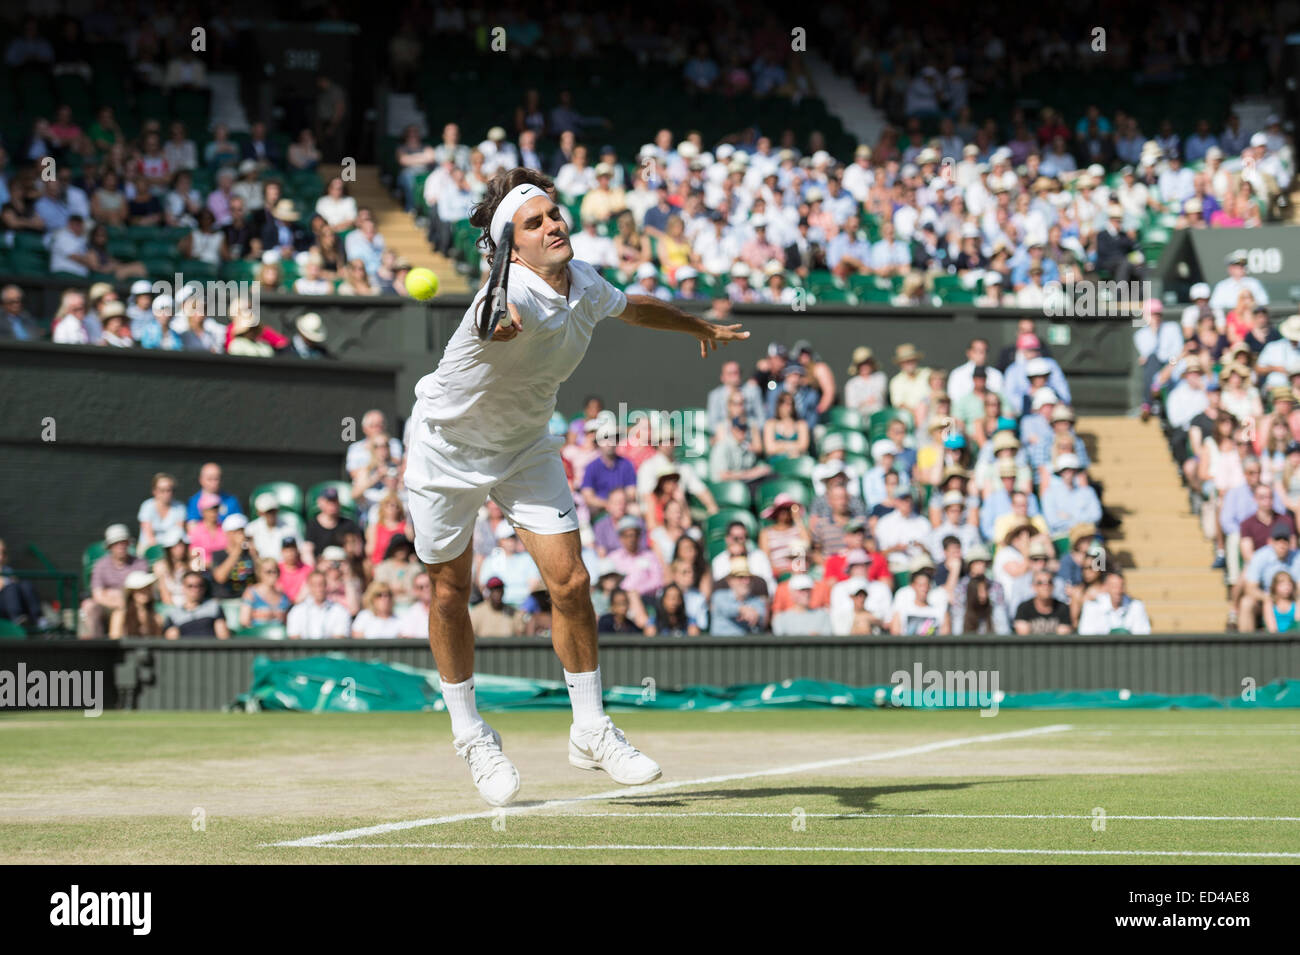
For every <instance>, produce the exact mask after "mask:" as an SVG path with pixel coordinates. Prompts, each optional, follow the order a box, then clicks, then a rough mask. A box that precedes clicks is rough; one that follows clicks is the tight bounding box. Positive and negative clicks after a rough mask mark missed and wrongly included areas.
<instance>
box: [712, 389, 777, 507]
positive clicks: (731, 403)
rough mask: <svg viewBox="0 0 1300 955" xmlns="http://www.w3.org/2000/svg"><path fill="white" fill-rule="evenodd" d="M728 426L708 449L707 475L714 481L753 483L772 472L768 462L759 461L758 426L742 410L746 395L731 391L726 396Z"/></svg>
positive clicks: (760, 448) (760, 446) (759, 442)
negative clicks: (710, 448) (709, 449)
mask: <svg viewBox="0 0 1300 955" xmlns="http://www.w3.org/2000/svg"><path fill="white" fill-rule="evenodd" d="M727 414H728V416H729V421H728V426H727V428H726V429H725V430H724V431H722V432H721V433H720V434H719V435H717V438H716V440H715V442H714V445H713V448H712V450H711V451H710V452H709V477H710V479H711V480H712V481H713V482H714V483H715V484H716V483H721V482H723V481H744V482H746V483H748V484H751V485H753V484H754V483H756V482H758V481H761V480H763V479H764V478H766V477H767V476H768V475H770V474H771V473H772V467H771V465H769V464H767V463H765V462H762V461H759V459H758V454H759V452H760V451H762V443H761V440H760V438H759V432H758V428H757V427H756V426H755V425H754V424H753V423H751V422H750V421H749V419H748V416H747V415H746V413H745V398H744V395H742V394H741V393H740V392H733V393H732V394H731V395H730V396H728V399H727Z"/></svg>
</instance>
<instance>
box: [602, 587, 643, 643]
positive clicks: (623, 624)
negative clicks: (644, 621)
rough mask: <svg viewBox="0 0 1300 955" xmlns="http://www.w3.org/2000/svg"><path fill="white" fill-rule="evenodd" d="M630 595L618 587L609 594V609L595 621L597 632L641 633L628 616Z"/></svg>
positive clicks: (639, 628)
mask: <svg viewBox="0 0 1300 955" xmlns="http://www.w3.org/2000/svg"><path fill="white" fill-rule="evenodd" d="M629 597H630V595H629V594H628V592H627V591H625V590H623V589H621V588H619V589H616V590H614V591H613V592H612V593H611V594H610V595H609V611H608V612H607V613H604V614H602V615H601V617H600V619H598V620H597V621H596V632H597V633H638V634H639V633H643V632H644V631H643V630H642V629H641V627H639V626H638V625H637V624H636V623H635V622H634V621H633V620H632V619H631V617H630V616H629V613H630V611H631V601H630V599H629Z"/></svg>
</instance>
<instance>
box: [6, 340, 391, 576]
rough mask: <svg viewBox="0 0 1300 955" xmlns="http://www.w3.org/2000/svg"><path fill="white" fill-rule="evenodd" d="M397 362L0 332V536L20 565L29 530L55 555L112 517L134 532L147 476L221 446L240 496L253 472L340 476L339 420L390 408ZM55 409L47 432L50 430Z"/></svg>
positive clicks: (69, 552)
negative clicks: (55, 341)
mask: <svg viewBox="0 0 1300 955" xmlns="http://www.w3.org/2000/svg"><path fill="white" fill-rule="evenodd" d="M396 374H397V369H396V368H395V366H392V365H384V364H380V363H353V362H305V361H296V360H292V359H278V358H277V359H252V358H233V357H230V356H224V357H213V356H206V355H190V354H183V353H171V352H145V351H140V352H123V351H121V350H119V349H108V348H93V347H77V346H64V345H38V344H23V345H17V344H4V343H0V407H3V409H4V410H3V414H0V488H3V493H0V536H4V538H5V539H6V541H7V542H8V544H9V551H10V558H11V561H12V562H13V564H14V565H15V566H16V567H20V568H34V567H36V566H37V564H36V563H35V562H34V561H33V560H32V559H31V558H30V557H29V556H28V555H27V554H26V546H27V544H28V543H29V542H34V543H36V544H37V545H38V546H39V547H40V548H41V549H42V550H43V551H44V552H45V553H46V554H47V555H48V556H49V557H50V559H51V560H52V561H53V562H54V564H55V565H56V566H57V567H59V568H60V569H76V568H79V567H80V563H81V552H82V550H83V549H84V548H85V546H86V544H87V543H89V542H90V541H91V540H93V539H95V538H96V537H97V536H99V535H101V534H102V533H103V530H104V528H105V527H106V526H107V525H109V524H111V523H114V522H118V521H120V522H124V523H126V524H127V525H128V526H129V527H131V529H132V531H133V532H134V530H135V527H136V521H135V517H136V512H137V510H138V508H139V506H140V503H141V502H142V501H143V500H144V499H145V498H147V497H148V496H149V484H150V478H151V477H152V475H153V474H154V473H155V472H157V471H167V472H170V473H171V474H173V475H174V476H175V477H176V479H177V482H178V484H177V487H178V497H180V498H182V499H184V498H188V497H189V495H190V494H192V493H193V492H194V491H195V490H197V489H198V472H199V468H200V467H201V466H202V465H203V464H204V463H205V462H207V461H211V460H216V461H217V462H219V463H220V464H221V465H222V467H223V469H224V471H225V486H226V488H227V489H228V490H230V491H231V492H232V493H235V494H238V495H239V496H240V498H241V499H242V500H245V501H246V499H247V495H248V492H249V491H250V490H251V489H252V488H253V487H254V486H256V485H257V484H259V483H261V482H263V481H271V480H289V481H295V482H297V483H299V484H303V485H306V484H313V483H315V482H317V481H321V480H325V479H329V478H336V477H340V476H342V468H343V454H344V451H345V447H346V442H345V441H344V435H343V424H342V421H343V419H344V418H345V417H352V418H354V419H355V420H356V426H355V428H356V434H357V437H360V422H361V416H362V415H363V414H364V413H365V412H366V411H367V410H368V409H370V408H379V409H381V410H383V411H384V412H385V413H387V414H389V415H390V416H392V415H393V414H394V413H395V412H396V410H397V409H396V406H395V404H394V400H393V396H394V380H395V376H396ZM49 419H52V421H53V428H54V431H53V438H54V440H45V438H47V437H49V434H48V432H46V431H45V428H46V425H45V422H46V421H47V420H49Z"/></svg>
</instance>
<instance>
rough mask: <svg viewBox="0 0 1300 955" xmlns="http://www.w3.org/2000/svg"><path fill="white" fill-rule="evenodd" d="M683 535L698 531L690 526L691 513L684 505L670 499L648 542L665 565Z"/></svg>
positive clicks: (697, 532)
mask: <svg viewBox="0 0 1300 955" xmlns="http://www.w3.org/2000/svg"><path fill="white" fill-rule="evenodd" d="M620 520H621V518H620ZM633 520H636V518H633ZM685 535H690V536H692V537H698V536H699V531H698V530H697V529H696V528H694V527H692V526H691V515H690V512H689V511H687V509H686V506H685V505H684V504H682V502H681V501H677V500H671V501H669V502H668V503H666V504H665V505H664V520H663V523H662V524H660V525H659V526H658V527H656V528H655V529H654V530H653V531H651V532H650V543H651V545H652V546H653V547H654V551H655V553H656V554H657V555H658V557H659V560H660V561H661V562H662V563H663V564H664V566H665V567H666V566H668V565H669V564H671V563H672V559H673V554H674V553H675V552H676V550H677V542H678V541H679V540H681V538H682V537H683V536H685ZM615 550H617V548H615Z"/></svg>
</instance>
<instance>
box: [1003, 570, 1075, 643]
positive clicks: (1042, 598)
mask: <svg viewBox="0 0 1300 955" xmlns="http://www.w3.org/2000/svg"><path fill="white" fill-rule="evenodd" d="M1032 584H1033V588H1034V590H1033V593H1034V595H1033V597H1032V598H1031V599H1029V600H1025V601H1023V602H1022V603H1021V604H1020V605H1019V606H1018V607H1017V608H1016V614H1015V622H1016V633H1018V634H1021V635H1028V634H1057V635H1061V636H1063V635H1065V634H1069V633H1071V632H1072V630H1071V623H1070V608H1069V606H1067V605H1066V604H1064V603H1062V602H1061V601H1059V600H1057V599H1056V598H1055V597H1053V596H1052V587H1053V581H1052V575H1051V573H1050V572H1049V571H1047V570H1041V569H1036V570H1034V572H1033V579H1032Z"/></svg>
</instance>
